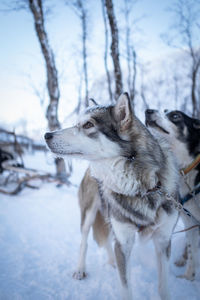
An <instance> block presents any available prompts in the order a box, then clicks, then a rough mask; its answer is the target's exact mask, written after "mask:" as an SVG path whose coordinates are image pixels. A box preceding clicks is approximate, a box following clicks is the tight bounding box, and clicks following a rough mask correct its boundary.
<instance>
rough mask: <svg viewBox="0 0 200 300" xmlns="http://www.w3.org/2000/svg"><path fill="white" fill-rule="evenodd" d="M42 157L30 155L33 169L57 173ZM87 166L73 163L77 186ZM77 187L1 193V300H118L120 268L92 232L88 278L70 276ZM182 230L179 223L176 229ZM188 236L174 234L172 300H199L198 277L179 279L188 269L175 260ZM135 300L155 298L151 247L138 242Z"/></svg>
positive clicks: (77, 237)
mask: <svg viewBox="0 0 200 300" xmlns="http://www.w3.org/2000/svg"><path fill="white" fill-rule="evenodd" d="M49 161H51V159H50V158H49V157H47V158H46V157H45V156H44V154H43V153H40V154H37V155H34V156H28V157H26V163H27V165H28V166H29V167H36V165H37V166H38V165H39V166H40V169H43V170H44V169H46V170H47V169H48V170H53V166H52V165H48V164H47V162H49ZM86 166H87V165H86V163H84V162H82V161H77V162H74V173H73V176H72V178H71V180H72V182H73V183H74V184H75V185H77V186H78V184H79V182H80V180H81V178H82V176H83V173H84V170H85V168H86ZM79 223H80V214H79V207H78V201H77V187H75V186H71V187H69V188H68V187H61V188H57V187H56V186H55V184H50V183H48V184H43V185H42V187H41V188H40V190H30V189H25V190H23V191H22V192H21V194H20V195H18V196H5V195H1V194H0V299H2V300H15V299H16V300H21V299H28V300H43V299H44V300H46V299H56V300H57V299H58V300H64V299H66V300H86V299H87V300H94V299H95V300H118V299H120V289H119V281H118V276H117V272H116V269H114V268H112V267H111V266H110V265H108V264H107V263H106V261H107V257H106V253H105V252H104V249H100V248H98V247H97V245H96V243H95V242H94V241H93V239H92V234H90V237H89V242H88V254H87V272H88V277H87V278H86V279H85V280H82V281H77V280H75V279H73V278H72V274H73V271H74V270H75V268H76V263H77V258H78V250H79V243H80V228H79V227H80V225H79ZM181 227H182V223H181V221H180V222H179V224H178V226H177V229H180V228H181ZM184 240H185V235H184V233H180V234H177V235H174V237H173V243H172V258H171V261H170V275H171V276H170V289H171V294H172V299H173V300H175V299H176V300H180V299H184V300H198V299H200V276H199V274H198V276H197V279H196V280H195V281H194V282H189V281H186V280H184V279H179V278H177V275H180V274H182V273H183V272H184V268H177V267H175V266H174V264H173V261H174V260H175V258H176V257H177V256H179V254H180V253H181V252H182V250H183V247H184ZM131 268H132V269H131V276H132V286H133V294H134V299H136V300H157V299H159V297H158V293H157V272H156V263H155V254H154V248H153V244H152V243H151V242H148V243H146V244H139V242H138V241H137V242H136V244H135V247H134V249H133V253H132V261H131Z"/></svg>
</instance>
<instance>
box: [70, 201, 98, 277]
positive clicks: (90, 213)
mask: <svg viewBox="0 0 200 300" xmlns="http://www.w3.org/2000/svg"><path fill="white" fill-rule="evenodd" d="M97 209H98V206H97V205H96V203H94V204H93V206H92V207H91V208H89V209H88V210H86V213H85V215H86V216H85V219H84V222H83V224H82V227H81V245H80V250H79V259H78V267H77V270H76V271H75V272H74V274H73V277H74V278H75V279H78V280H81V279H83V278H85V277H86V272H85V260H86V252H87V240H88V235H89V232H90V228H91V226H92V224H93V223H94V219H95V217H96V214H97Z"/></svg>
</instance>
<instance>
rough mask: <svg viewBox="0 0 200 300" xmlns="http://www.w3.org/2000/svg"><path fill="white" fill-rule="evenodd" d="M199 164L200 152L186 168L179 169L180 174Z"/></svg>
mask: <svg viewBox="0 0 200 300" xmlns="http://www.w3.org/2000/svg"><path fill="white" fill-rule="evenodd" d="M199 164H200V154H198V155H197V157H196V158H195V159H194V160H193V162H191V164H189V165H188V166H187V167H186V168H183V169H180V173H181V175H187V174H188V173H189V172H190V171H192V170H193V169H194V168H196V167H197V166H198V165H199Z"/></svg>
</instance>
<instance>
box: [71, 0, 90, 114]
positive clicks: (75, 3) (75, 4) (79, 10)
mask: <svg viewBox="0 0 200 300" xmlns="http://www.w3.org/2000/svg"><path fill="white" fill-rule="evenodd" d="M65 3H66V5H69V6H70V7H72V8H73V10H74V12H75V13H76V15H77V16H78V17H79V19H80V21H81V30H82V35H81V38H82V60H83V74H84V84H85V96H84V106H85V107H87V106H88V104H89V96H88V95H89V88H88V63H87V59H88V52H87V39H88V30H87V18H88V11H87V8H86V4H85V1H83V0H66V1H65ZM80 81H81V83H82V75H81V79H80ZM80 86H81V87H82V84H81V85H80ZM79 98H80V97H79ZM78 109H79V110H80V99H79V103H78Z"/></svg>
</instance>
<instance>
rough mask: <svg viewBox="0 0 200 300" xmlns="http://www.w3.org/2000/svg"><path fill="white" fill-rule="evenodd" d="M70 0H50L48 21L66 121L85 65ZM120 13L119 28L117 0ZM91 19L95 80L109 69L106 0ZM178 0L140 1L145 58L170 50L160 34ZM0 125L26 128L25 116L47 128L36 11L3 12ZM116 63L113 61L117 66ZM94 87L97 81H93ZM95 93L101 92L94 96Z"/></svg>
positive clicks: (139, 46)
mask: <svg viewBox="0 0 200 300" xmlns="http://www.w3.org/2000/svg"><path fill="white" fill-rule="evenodd" d="M63 2H64V1H62V0H60V1H54V0H50V1H49V3H50V4H51V3H52V4H53V5H54V6H53V10H52V14H50V15H49V17H48V19H47V23H46V30H47V32H48V35H49V40H50V44H51V47H52V48H53V50H54V52H55V54H56V63H57V69H58V72H59V75H60V89H61V99H60V106H59V117H60V119H61V121H63V120H64V119H65V117H66V116H67V115H68V114H69V113H70V111H72V109H73V107H74V104H75V103H76V100H77V93H78V92H77V91H78V87H77V82H78V73H77V69H78V68H80V59H79V56H80V52H79V50H80V49H81V43H80V32H81V29H80V23H79V20H78V18H77V16H76V15H74V13H73V11H72V10H71V9H69V8H67V7H65V6H64V4H63ZM116 2H117V4H116V6H115V12H116V17H117V21H118V23H119V27H122V26H123V16H122V14H120V10H121V5H122V3H123V1H114V3H116ZM87 3H88V7H89V12H90V19H89V26H88V31H89V43H88V50H89V58H88V63H89V67H90V69H89V79H90V82H93V80H94V78H98V77H99V78H101V77H102V76H103V74H104V65H103V50H104V48H103V47H104V32H103V23H102V12H101V1H100V0H98V1H96V0H93V1H91V0H90V1H88V2H87ZM172 3H173V0H163V1H160V0H151V1H150V0H138V3H137V4H136V5H135V6H134V10H133V13H132V17H133V18H134V19H138V18H141V17H142V18H141V20H140V21H138V22H137V24H136V26H135V25H134V26H135V27H136V28H137V29H136V33H135V37H134V38H135V41H136V50H137V55H138V57H139V59H140V60H143V61H150V60H156V59H157V58H161V57H164V56H165V55H166V53H168V52H169V51H170V49H169V48H168V47H167V46H166V45H165V44H164V43H163V42H162V40H161V39H160V34H161V33H163V32H166V30H167V29H168V28H169V25H170V22H171V20H170V14H169V12H167V11H166V8H167V7H169V6H170V5H171V4H172ZM0 16H1V17H0V36H1V48H0V51H1V55H0V80H1V84H0V96H1V97H0V102H1V109H0V124H1V125H2V124H5V125H7V126H9V127H10V128H9V129H12V128H14V127H15V128H16V130H19V131H20V127H19V121H21V120H25V122H27V125H28V130H30V132H32V131H33V130H34V129H38V128H41V132H43V131H44V130H45V128H46V120H45V111H46V106H47V103H48V102H47V101H48V99H47V98H46V101H45V102H44V103H43V105H41V104H40V100H39V98H38V97H37V96H36V95H35V94H34V91H33V90H34V88H33V87H36V88H37V89H39V90H40V91H42V90H43V89H44V85H45V69H44V62H43V57H42V55H41V52H40V47H39V43H38V40H37V38H36V33H35V31H34V26H33V17H32V15H31V13H30V12H26V11H18V12H17V11H14V12H12V13H6V14H5V13H1V15H0ZM111 67H112V65H111ZM90 87H91V86H90ZM90 96H91V97H93V98H95V95H90Z"/></svg>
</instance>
